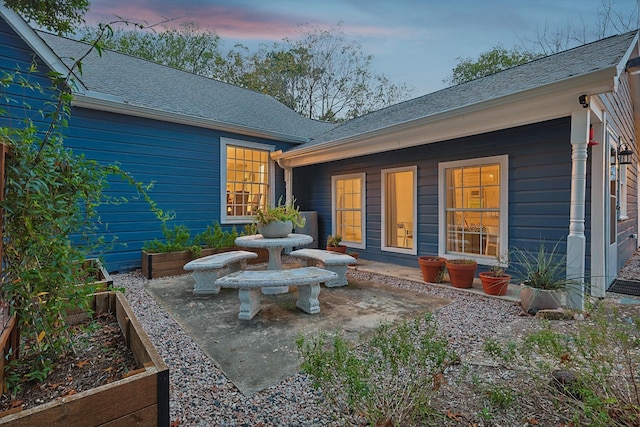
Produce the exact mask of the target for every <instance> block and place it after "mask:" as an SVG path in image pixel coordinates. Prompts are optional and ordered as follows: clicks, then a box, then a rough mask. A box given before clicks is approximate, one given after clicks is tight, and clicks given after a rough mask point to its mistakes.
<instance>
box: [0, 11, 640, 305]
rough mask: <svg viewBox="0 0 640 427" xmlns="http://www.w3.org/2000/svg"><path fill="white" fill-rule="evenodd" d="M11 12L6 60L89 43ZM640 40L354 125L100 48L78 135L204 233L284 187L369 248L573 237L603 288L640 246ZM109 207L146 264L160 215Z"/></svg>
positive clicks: (390, 253) (130, 262) (596, 288)
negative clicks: (312, 116) (35, 26)
mask: <svg viewBox="0 0 640 427" xmlns="http://www.w3.org/2000/svg"><path fill="white" fill-rule="evenodd" d="M0 16H1V17H2V20H0V46H2V49H1V50H0V68H2V69H3V70H5V71H9V72H11V71H13V70H15V69H16V67H20V68H22V69H27V68H28V66H29V64H30V63H31V61H32V58H35V59H36V61H37V62H38V63H39V66H38V72H39V73H40V74H41V76H43V75H44V74H45V73H46V71H47V70H48V69H54V70H58V71H61V72H65V71H66V70H67V68H66V67H68V66H69V64H70V63H71V59H70V58H78V57H80V56H81V54H82V53H84V52H86V50H87V46H86V45H83V44H81V43H78V42H75V41H72V40H68V39H65V38H61V37H57V36H53V35H50V34H45V33H40V32H35V31H34V30H32V29H31V28H29V27H28V26H27V25H26V24H25V23H24V21H23V20H22V19H21V18H20V17H19V16H17V15H16V14H14V13H12V12H11V11H9V10H7V9H6V8H4V7H3V6H0ZM639 49H640V48H639V40H638V33H637V32H630V33H626V34H621V35H617V36H612V37H609V38H606V39H603V40H600V41H597V42H594V43H590V44H587V45H584V46H580V47H577V48H574V49H570V50H567V51H565V52H561V53H558V54H554V55H551V56H547V57H544V58H541V59H538V60H535V61H532V62H530V63H528V64H525V65H521V66H518V67H514V68H511V69H509V70H506V71H503V72H500V73H497V74H494V75H491V76H488V77H484V78H481V79H478V80H475V81H471V82H468V83H464V84H461V85H458V86H454V87H450V88H447V89H444V90H441V91H438V92H435V93H432V94H428V95H425V96H422V97H419V98H415V99H412V100H409V101H406V102H403V103H400V104H397V105H393V106H391V107H388V108H385V109H382V110H379V111H376V112H373V113H370V114H367V115H365V116H362V117H359V118H356V119H353V120H349V121H347V122H345V123H341V124H337V125H336V124H329V123H322V122H317V121H313V120H308V119H305V118H303V117H300V116H299V115H297V114H296V113H295V112H293V111H291V110H290V109H288V108H286V107H285V106H283V105H282V104H280V103H278V102H277V101H275V100H274V99H272V98H270V97H268V96H266V95H262V94H259V93H255V92H252V91H248V90H245V89H242V88H239V87H235V86H232V85H228V84H224V83H221V82H217V81H214V80H211V79H207V78H203V77H199V76H195V75H192V74H189V73H185V72H182V71H177V70H174V69H171V68H168V67H164V66H160V65H157V64H154V63H150V62H147V61H144V60H141V59H138V58H134V57H131V56H127V55H122V54H119V53H115V52H105V53H104V54H103V56H102V57H98V56H97V55H93V54H92V55H90V56H89V57H87V58H86V60H85V61H84V67H83V74H82V76H80V77H78V78H77V79H76V84H77V87H76V88H75V100H74V102H73V111H72V119H71V121H70V124H69V129H68V132H67V135H68V136H67V139H66V141H67V143H68V145H69V146H71V147H72V148H74V149H75V150H80V151H83V152H85V153H86V154H87V156H89V157H91V158H95V159H98V160H100V161H109V162H111V161H119V162H120V163H121V164H122V167H123V169H125V170H127V171H129V172H130V173H131V174H132V175H133V176H134V177H135V178H136V179H138V180H140V181H147V182H148V181H154V182H155V183H156V184H155V188H154V190H153V192H152V196H153V197H154V199H155V200H156V201H157V202H158V204H159V205H160V207H161V208H162V209H166V210H173V211H175V212H176V216H177V222H179V223H183V224H186V225H187V226H188V227H189V228H190V229H191V230H193V231H199V230H201V229H203V228H204V227H206V225H208V224H210V223H211V222H212V221H219V222H220V223H222V224H223V225H225V226H232V225H236V226H242V225H243V224H246V223H248V222H250V220H251V217H252V215H253V212H255V209H256V208H257V207H259V206H264V205H265V204H273V203H274V202H276V201H277V200H278V198H279V196H280V195H283V194H284V195H286V196H287V198H288V199H291V198H292V197H295V199H296V200H297V202H298V204H299V205H300V207H301V209H302V210H304V211H316V212H317V213H318V228H319V230H318V235H319V236H321V237H320V243H321V244H324V239H325V237H324V236H326V235H328V234H340V235H341V236H342V237H343V243H345V244H346V245H347V246H350V247H352V248H356V249H357V250H358V251H359V252H360V253H361V256H362V257H363V258H365V259H369V260H375V261H382V262H387V263H396V264H401V265H410V266H415V265H417V262H416V259H417V257H418V256H419V255H426V254H438V255H441V256H445V257H448V258H472V259H476V260H477V261H478V263H479V264H483V265H492V264H494V263H496V262H497V261H496V258H497V257H499V256H500V255H502V254H505V253H507V252H508V251H509V250H510V249H512V248H514V247H519V248H535V247H537V246H538V245H539V243H540V242H541V241H545V242H547V243H549V244H555V243H556V242H561V243H560V249H561V251H562V252H563V253H565V254H566V256H567V271H568V274H569V275H571V277H574V278H575V277H577V278H583V279H584V280H585V281H586V282H588V283H589V284H590V287H591V288H590V291H591V293H592V294H593V295H595V296H602V295H604V292H605V290H606V289H607V287H608V286H609V285H610V284H611V283H612V281H613V280H614V278H615V276H616V272H617V271H618V269H619V268H620V267H621V266H622V265H623V264H624V262H625V261H626V260H627V259H628V258H629V257H630V256H631V255H632V254H633V253H634V252H635V251H636V249H637V248H638V203H639V200H638V179H637V178H638V155H637V153H638V151H637V140H638V132H639V125H640V117H639V116H638V114H639V113H640V59H638V58H639V56H640V50H639ZM34 77H36V76H34ZM596 143H597V144H596ZM111 190H112V191H113V192H114V193H116V194H121V193H122V194H124V195H125V196H126V195H128V192H130V191H131V190H130V189H128V188H127V187H126V186H125V185H124V184H117V183H114V185H113V186H112V189H111ZM129 195H130V194H129ZM102 218H103V221H104V222H105V224H108V228H106V229H105V231H106V232H107V233H109V234H112V235H113V236H116V237H117V238H118V242H120V243H123V244H126V245H122V246H118V245H117V246H115V247H114V248H113V249H112V250H110V251H109V252H108V253H105V254H104V258H105V260H106V262H107V265H108V267H109V269H110V270H127V269H132V268H135V267H138V266H139V264H140V248H141V245H142V243H143V242H144V241H145V240H149V239H151V238H154V237H158V236H159V235H160V224H159V223H158V222H157V221H154V218H153V215H152V214H151V213H150V212H149V211H148V208H147V207H146V205H145V204H144V203H143V202H139V201H132V202H131V203H128V204H126V205H122V206H117V207H113V208H109V209H106V210H105V212H103V215H102Z"/></svg>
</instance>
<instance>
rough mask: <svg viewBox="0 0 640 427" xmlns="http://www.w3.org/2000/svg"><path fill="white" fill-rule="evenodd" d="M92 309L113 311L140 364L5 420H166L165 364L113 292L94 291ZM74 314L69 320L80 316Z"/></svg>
mask: <svg viewBox="0 0 640 427" xmlns="http://www.w3.org/2000/svg"><path fill="white" fill-rule="evenodd" d="M92 304H93V308H94V309H95V312H96V314H100V313H105V312H108V311H111V312H112V313H115V316H116V319H117V320H118V324H119V325H120V330H121V331H122V334H123V336H124V339H125V341H126V343H127V346H128V347H129V348H130V349H131V351H132V352H133V354H134V355H135V358H136V360H137V361H138V364H139V366H140V369H138V371H136V373H135V374H133V375H131V376H129V377H127V378H124V379H121V380H118V381H114V382H112V383H110V384H106V385H103V386H100V387H96V388H95V389H92V390H86V391H83V392H81V393H78V394H74V395H71V396H68V397H65V398H63V399H60V400H56V401H53V402H49V403H45V404H43V405H40V406H38V407H34V408H31V409H27V410H24V411H21V412H18V413H15V414H11V415H7V416H4V417H2V418H0V425H11V426H44V425H51V426H58V425H59V426H62V425H64V426H71V427H74V426H78V427H79V426H83V427H84V426H106V425H109V426H112V425H113V426H115V425H122V426H129V425H131V426H133V425H139V426H143V425H144V426H169V368H168V367H167V365H165V363H164V361H163V360H162V358H161V357H160V355H159V354H158V352H157V351H156V349H155V347H154V346H153V344H152V342H151V340H150V339H149V337H148V336H147V334H146V332H145V331H144V330H143V329H142V326H141V325H140V323H139V322H138V320H137V319H136V317H135V315H134V314H133V311H132V310H131V308H130V307H129V305H128V304H127V302H126V300H125V298H124V296H123V295H122V294H120V293H117V292H101V293H97V294H95V295H94V299H93V302H92ZM86 318H87V316H86V314H75V315H74V316H71V318H70V319H69V321H71V322H73V321H78V322H80V321H83V320H85V319H86Z"/></svg>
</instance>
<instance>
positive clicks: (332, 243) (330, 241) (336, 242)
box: [327, 234, 347, 254]
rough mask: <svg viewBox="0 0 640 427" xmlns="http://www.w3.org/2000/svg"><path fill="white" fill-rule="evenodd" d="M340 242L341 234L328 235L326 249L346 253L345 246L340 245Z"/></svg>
mask: <svg viewBox="0 0 640 427" xmlns="http://www.w3.org/2000/svg"><path fill="white" fill-rule="evenodd" d="M341 242H342V236H339V235H337V234H336V235H335V236H332V235H329V237H327V250H328V251H333V252H340V253H343V254H345V253H347V247H346V246H344V245H341V244H340V243H341Z"/></svg>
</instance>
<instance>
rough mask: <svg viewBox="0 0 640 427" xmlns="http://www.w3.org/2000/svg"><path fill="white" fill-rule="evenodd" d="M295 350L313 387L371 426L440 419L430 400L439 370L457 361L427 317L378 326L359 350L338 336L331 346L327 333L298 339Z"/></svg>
mask: <svg viewBox="0 0 640 427" xmlns="http://www.w3.org/2000/svg"><path fill="white" fill-rule="evenodd" d="M297 347H298V351H299V352H300V353H301V355H302V357H303V363H302V370H303V371H304V372H305V373H307V374H308V375H310V377H311V379H312V381H313V385H314V387H316V388H318V389H320V390H322V392H323V395H324V396H325V398H326V399H327V400H328V401H329V402H330V403H333V404H337V405H340V406H341V407H343V408H344V409H346V410H347V411H352V412H354V413H359V414H362V416H363V417H364V418H365V419H366V421H367V422H368V423H369V424H371V425H380V423H382V425H408V424H411V423H417V424H422V423H424V422H427V421H428V420H433V419H434V417H437V416H439V415H436V414H437V411H436V409H435V408H433V407H432V406H431V399H432V396H433V395H435V394H436V393H437V392H438V389H439V388H440V385H441V382H442V381H443V375H442V373H443V371H444V369H445V368H446V367H447V366H448V365H449V364H450V363H452V362H454V361H456V360H457V356H456V355H455V353H454V352H453V351H451V350H450V349H449V348H448V343H447V340H446V339H444V338H442V337H439V336H437V332H436V323H435V320H434V319H433V317H432V316H431V315H426V316H425V317H424V318H422V319H417V320H414V321H411V322H404V323H402V324H400V325H399V326H394V327H392V326H391V325H388V324H383V325H381V326H379V327H378V328H377V329H376V330H375V332H374V334H373V337H372V338H371V339H370V340H367V341H366V342H364V343H363V344H362V345H360V346H358V347H353V346H351V345H349V343H347V342H346V341H345V340H344V339H343V338H342V337H341V336H340V335H339V334H338V335H336V336H335V337H334V338H333V340H332V342H331V343H330V344H329V343H328V342H327V336H326V335H321V336H319V337H316V338H313V339H310V340H307V339H305V338H304V337H302V336H301V337H299V338H298V340H297ZM345 406H346V408H345ZM427 424H428V423H427Z"/></svg>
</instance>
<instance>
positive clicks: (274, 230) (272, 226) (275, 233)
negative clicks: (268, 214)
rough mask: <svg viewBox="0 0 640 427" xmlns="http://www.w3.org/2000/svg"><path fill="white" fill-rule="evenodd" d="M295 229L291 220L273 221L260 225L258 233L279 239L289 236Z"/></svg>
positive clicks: (268, 237)
mask: <svg viewBox="0 0 640 427" xmlns="http://www.w3.org/2000/svg"><path fill="white" fill-rule="evenodd" d="M292 231H293V223H292V222H291V221H271V222H270V223H268V224H260V225H258V233H260V234H262V237H265V238H267V239H279V238H282V237H287V236H288V235H289V234H291V232H292Z"/></svg>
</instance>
